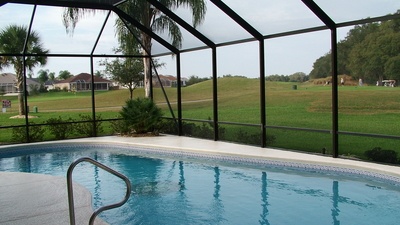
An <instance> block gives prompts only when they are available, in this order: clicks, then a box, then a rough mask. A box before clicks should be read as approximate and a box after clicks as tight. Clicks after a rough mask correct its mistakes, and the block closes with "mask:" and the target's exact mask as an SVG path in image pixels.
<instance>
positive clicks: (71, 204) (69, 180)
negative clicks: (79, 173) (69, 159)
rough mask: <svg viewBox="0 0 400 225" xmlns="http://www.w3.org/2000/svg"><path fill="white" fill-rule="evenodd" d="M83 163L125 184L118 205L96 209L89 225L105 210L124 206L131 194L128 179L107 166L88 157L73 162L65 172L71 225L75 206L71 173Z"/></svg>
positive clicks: (73, 219) (72, 224) (73, 220)
mask: <svg viewBox="0 0 400 225" xmlns="http://www.w3.org/2000/svg"><path fill="white" fill-rule="evenodd" d="M84 161H85V162H89V163H91V164H93V165H95V166H97V167H100V168H101V169H103V170H105V171H107V172H109V173H111V174H113V175H115V176H117V177H119V178H121V179H122V180H123V181H124V182H125V184H126V194H125V197H124V199H123V200H122V201H120V202H118V203H115V204H111V205H107V206H103V207H100V208H99V209H97V210H96V211H94V212H93V214H92V216H91V217H90V220H89V224H90V225H92V224H94V220H95V218H96V216H97V215H99V214H100V213H101V212H103V211H105V210H109V209H114V208H117V207H120V206H122V205H123V204H125V203H126V202H127V201H128V199H129V196H130V194H131V190H132V187H131V182H130V181H129V179H128V178H127V177H126V176H125V175H123V174H121V173H119V172H117V171H115V170H113V169H111V168H110V167H107V166H105V165H103V164H101V163H100V162H97V161H96V160H93V159H91V158H89V157H82V158H79V159H77V160H75V161H74V162H73V163H71V165H70V166H69V168H68V171H67V189H68V205H69V219H70V224H71V225H75V206H74V193H73V192H74V191H73V184H72V172H73V170H74V168H75V166H76V165H78V164H79V163H81V162H84Z"/></svg>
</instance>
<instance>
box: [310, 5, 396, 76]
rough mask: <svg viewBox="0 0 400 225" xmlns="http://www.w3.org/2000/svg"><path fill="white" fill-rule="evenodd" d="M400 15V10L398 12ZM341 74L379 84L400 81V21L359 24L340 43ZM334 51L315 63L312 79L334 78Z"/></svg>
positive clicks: (339, 66) (311, 73)
mask: <svg viewBox="0 0 400 225" xmlns="http://www.w3.org/2000/svg"><path fill="white" fill-rule="evenodd" d="M397 14H400V10H399V11H397ZM337 48H338V57H337V58H338V74H346V75H349V76H351V77H353V79H355V80H358V79H362V80H363V81H364V82H366V83H371V84H375V83H376V82H377V81H378V82H379V84H382V80H385V79H393V80H400V19H399V18H397V19H393V20H388V21H383V22H374V23H367V24H363V25H356V26H355V27H354V28H353V29H351V30H350V31H349V32H348V33H347V36H346V38H345V39H344V40H342V41H340V42H339V43H338V46H337ZM331 54H332V53H331V51H329V52H328V53H326V54H325V55H324V56H321V57H320V58H318V59H317V60H316V61H315V62H314V64H313V70H312V71H311V72H310V74H309V76H310V79H318V78H326V77H328V76H331V75H332V64H331Z"/></svg>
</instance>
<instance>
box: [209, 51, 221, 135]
mask: <svg viewBox="0 0 400 225" xmlns="http://www.w3.org/2000/svg"><path fill="white" fill-rule="evenodd" d="M211 60H212V77H213V116H214V141H218V140H219V129H218V86H217V85H218V82H217V81H218V80H217V79H218V74H217V48H216V47H213V48H212V59H211Z"/></svg>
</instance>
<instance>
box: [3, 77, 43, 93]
mask: <svg viewBox="0 0 400 225" xmlns="http://www.w3.org/2000/svg"><path fill="white" fill-rule="evenodd" d="M32 88H37V89H39V88H40V83H39V82H37V81H35V80H34V79H30V78H26V90H27V91H28V93H29V92H31V91H32ZM19 91H22V90H18V88H17V76H16V75H15V74H12V73H2V74H0V93H5V94H14V93H15V94H17V93H19Z"/></svg>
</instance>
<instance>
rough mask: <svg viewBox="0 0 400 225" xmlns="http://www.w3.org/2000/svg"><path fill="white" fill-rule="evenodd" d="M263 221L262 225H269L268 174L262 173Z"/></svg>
mask: <svg viewBox="0 0 400 225" xmlns="http://www.w3.org/2000/svg"><path fill="white" fill-rule="evenodd" d="M261 202H262V204H261V208H262V213H261V220H259V222H260V224H261V225H269V224H270V223H269V221H268V218H267V216H268V205H269V204H268V191H267V173H266V172H262V176H261Z"/></svg>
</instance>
